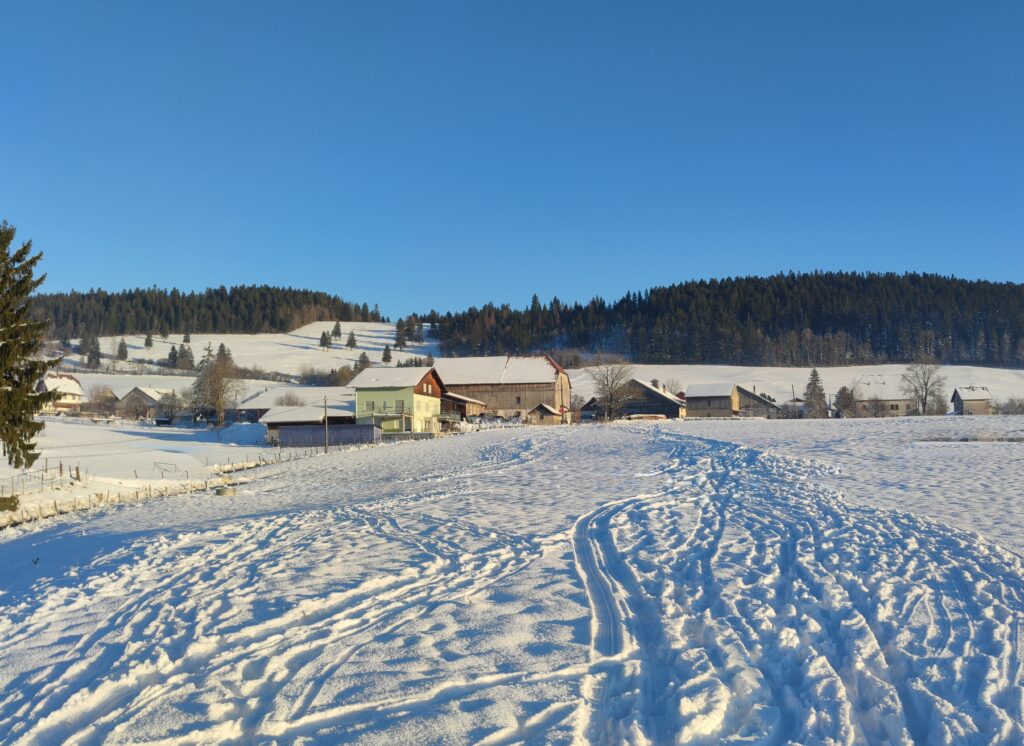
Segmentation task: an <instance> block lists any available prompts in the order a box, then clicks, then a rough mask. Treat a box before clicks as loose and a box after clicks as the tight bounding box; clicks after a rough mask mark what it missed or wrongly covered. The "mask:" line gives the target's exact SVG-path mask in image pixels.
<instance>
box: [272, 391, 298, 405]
mask: <svg viewBox="0 0 1024 746" xmlns="http://www.w3.org/2000/svg"><path fill="white" fill-rule="evenodd" d="M274 404H275V405H276V406H278V407H301V406H302V404H303V401H302V399H300V398H299V395H298V394H296V393H295V392H294V391H289V392H288V393H287V394H281V396H279V397H277V398H276V399H275V400H274Z"/></svg>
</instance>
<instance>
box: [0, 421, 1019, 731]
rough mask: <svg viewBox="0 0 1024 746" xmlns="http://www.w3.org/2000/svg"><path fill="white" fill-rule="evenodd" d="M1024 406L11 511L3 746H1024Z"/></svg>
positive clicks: (379, 455)
mask: <svg viewBox="0 0 1024 746" xmlns="http://www.w3.org/2000/svg"><path fill="white" fill-rule="evenodd" d="M1022 437H1024V425H1021V424H1019V422H1018V419H1015V418H1001V417H993V418H978V419H970V418H953V417H946V418H920V419H903V420H898V421H897V420H859V421H850V422H831V421H816V422H810V421H804V422H778V421H773V422H767V421H744V422H734V421H720V422H718V421H707V422H696V421H692V422H686V421H681V422H672V423H635V424H615V425H609V426H598V425H588V426H579V427H571V428H569V427H552V428H526V429H516V430H506V431H489V432H482V433H475V434H471V435H464V436H458V437H454V438H447V439H442V440H436V441H426V442H417V443H406V444H402V445H394V446H385V447H380V448H372V449H363V450H354V451H345V452H336V453H331V454H328V455H323V456H317V457H311V458H307V459H302V460H297V461H293V462H290V463H282V464H273V465H271V466H267V467H263V468H262V469H259V470H256V471H255V472H253V473H252V474H253V476H254V477H255V478H254V479H253V480H252V481H251V482H249V483H247V484H245V485H242V486H241V487H240V488H239V490H238V494H237V495H235V496H229V497H217V496H214V495H212V494H211V493H202V492H201V493H197V494H192V495H184V496H177V497H167V498H158V499H153V500H150V501H147V502H144V503H141V504H138V505H131V506H116V507H111V508H105V509H101V510H98V511H92V512H89V513H78V514H74V515H69V516H62V517H60V518H56V519H52V520H47V521H42V522H39V523H36V524H33V525H31V526H26V527H23V528H19V529H9V530H6V531H4V532H3V533H0V562H2V564H3V566H4V568H5V582H4V583H3V585H2V587H0V692H2V693H0V741H2V742H14V743H19V742H20V743H43V744H50V743H52V744H57V743H100V742H106V743H180V744H187V743H211V742H220V743H225V742H226V743H272V742H276V743H292V742H299V743H339V742H343V743H360V744H373V743H388V744H395V743H486V744H510V743H520V742H529V743H578V742H586V743H636V744H644V743H657V744H661V743H684V744H697V743H701V744H713V743H786V742H794V743H811V744H814V743H820V744H826V743H827V744H854V743H895V744H924V743H929V744H930V743H939V744H964V743H968V744H971V743H979V744H980V743H986V744H987V743H1005V744H1012V743H1021V742H1022V740H1024V688H1022V684H1024V681H1022V670H1021V661H1022V658H1024V649H1022V645H1021V636H1020V628H1021V625H1022V622H1024V566H1022V559H1021V554H1020V553H1021V551H1022V549H1024V530H1022V528H1024V527H1022V525H1021V521H1022V519H1021V518H1020V513H1021V511H1020V500H1021V495H1022V491H1024V490H1022V487H1021V484H1022V482H1024V459H1022V456H1024V442H1021V438H1022Z"/></svg>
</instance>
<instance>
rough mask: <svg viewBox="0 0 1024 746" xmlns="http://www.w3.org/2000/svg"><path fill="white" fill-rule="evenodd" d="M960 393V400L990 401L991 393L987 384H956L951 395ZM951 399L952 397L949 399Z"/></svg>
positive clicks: (954, 395)
mask: <svg viewBox="0 0 1024 746" xmlns="http://www.w3.org/2000/svg"><path fill="white" fill-rule="evenodd" d="M957 394H959V395H960V401H992V394H991V393H989V390H988V387H987V386H957V387H956V388H955V389H953V397H954V398H955V397H956V395H957ZM950 401H953V399H950Z"/></svg>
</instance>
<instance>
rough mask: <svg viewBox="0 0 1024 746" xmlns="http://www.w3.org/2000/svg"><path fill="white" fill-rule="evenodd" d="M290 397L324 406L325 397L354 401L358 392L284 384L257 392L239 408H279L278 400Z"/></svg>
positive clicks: (240, 404) (337, 388)
mask: <svg viewBox="0 0 1024 746" xmlns="http://www.w3.org/2000/svg"><path fill="white" fill-rule="evenodd" d="M288 395H294V396H296V397H298V399H299V401H301V402H302V403H303V404H316V403H318V402H319V403H320V404H321V405H322V404H323V401H324V397H327V399H328V401H332V400H338V401H343V400H346V399H353V398H354V397H355V395H356V392H355V391H354V390H353V389H352V387H351V386H296V385H288V384H282V385H280V386H270V387H268V388H265V389H263V390H262V391H257V392H256V393H254V394H252V395H250V396H249V397H247V398H245V399H243V400H242V401H241V402H239V404H238V408H239V409H271V408H273V407H279V406H281V405H280V404H278V403H277V400H278V399H280V398H281V397H282V396H288Z"/></svg>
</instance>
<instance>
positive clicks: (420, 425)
mask: <svg viewBox="0 0 1024 746" xmlns="http://www.w3.org/2000/svg"><path fill="white" fill-rule="evenodd" d="M349 386H350V387H351V388H352V389H354V390H355V392H356V423H357V424H359V425H376V426H377V427H379V428H380V429H381V431H382V432H384V433H385V434H387V433H435V434H436V433H439V432H440V431H441V425H440V418H441V394H443V393H444V392H445V388H444V384H443V383H441V378H440V377H439V376H438V375H437V371H435V370H434V369H433V368H426V367H424V368H367V369H365V370H363V371H362V372H360V373H359V375H357V376H356V377H355V378H353V379H352V382H351V383H350V384H349Z"/></svg>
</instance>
